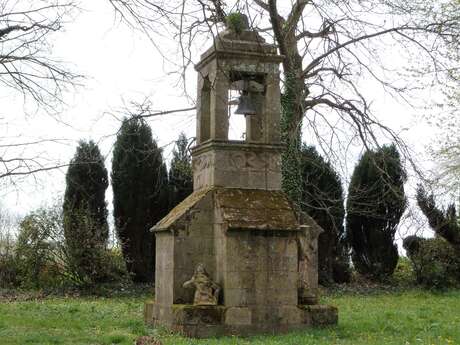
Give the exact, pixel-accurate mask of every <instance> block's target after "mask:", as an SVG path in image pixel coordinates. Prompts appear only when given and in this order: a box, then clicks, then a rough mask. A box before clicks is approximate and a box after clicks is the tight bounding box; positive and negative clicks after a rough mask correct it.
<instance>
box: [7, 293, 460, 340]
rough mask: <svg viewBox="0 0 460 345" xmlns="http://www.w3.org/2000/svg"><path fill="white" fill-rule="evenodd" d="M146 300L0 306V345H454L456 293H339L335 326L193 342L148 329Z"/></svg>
mask: <svg viewBox="0 0 460 345" xmlns="http://www.w3.org/2000/svg"><path fill="white" fill-rule="evenodd" d="M145 298H146V297H131V298H130V297H123V298H106V299H104V298H97V299H96V298H68V299H65V298H52V299H45V300H39V301H33V302H31V301H26V302H9V303H2V304H0V344H1V345H13V344H14V345H19V344H20V345H24V344H40V345H47V344H85V345H89V344H94V345H95V344H126V345H128V344H129V345H132V344H133V341H134V339H136V338H137V337H138V336H141V335H157V336H159V337H160V339H161V340H162V342H163V343H164V344H165V345H172V344H174V345H185V344H197V345H198V344H202V345H204V344H206V345H213V344H222V345H230V344H232V345H237V344H238V345H244V344H254V345H255V344H258V345H262V344H264V345H275V344H277V345H278V344H279V345H300V344H312V345H313V344H315V345H322V344H328V345H329V344H343V345H345V344H346V345H352V344H353V345H360V344H378V345H385V344H395V345H409V344H410V345H412V344H414V345H415V344H430V345H431V344H460V291H451V292H446V293H443V294H432V293H429V292H421V291H409V292H404V293H380V294H375V295H361V296H360V295H350V294H347V295H337V296H331V297H327V298H325V299H324V302H326V303H330V304H334V305H336V306H338V307H339V315H340V316H339V318H340V320H339V325H338V326H337V327H334V328H327V329H315V330H306V331H303V332H294V333H291V334H287V335H282V336H259V337H253V338H243V339H242V338H237V337H227V338H221V339H210V340H193V339H186V338H182V337H180V336H177V335H171V334H168V333H167V332H165V331H157V330H151V329H148V328H146V327H145V326H144V325H143V322H142V304H143V301H144V299H145Z"/></svg>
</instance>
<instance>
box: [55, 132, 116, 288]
mask: <svg viewBox="0 0 460 345" xmlns="http://www.w3.org/2000/svg"><path fill="white" fill-rule="evenodd" d="M107 187H108V175H107V169H106V168H105V165H104V157H103V156H102V155H101V152H100V151H99V148H98V146H97V145H96V144H95V143H94V142H93V141H92V140H90V141H89V142H85V141H80V142H79V145H78V147H77V151H76V153H75V156H74V158H73V159H72V160H71V162H70V166H69V169H68V170H67V174H66V190H65V195H64V205H63V211H64V236H65V242H66V247H67V250H68V255H69V257H70V260H71V265H72V266H73V271H74V272H77V273H76V274H77V275H78V276H79V277H78V278H79V279H80V281H81V283H91V282H94V281H95V280H98V279H99V278H100V277H101V276H102V275H104V272H103V269H102V267H101V264H102V259H101V255H103V251H104V250H105V247H106V244H107V240H108V236H109V227H108V224H107V207H106V202H105V190H106V189H107Z"/></svg>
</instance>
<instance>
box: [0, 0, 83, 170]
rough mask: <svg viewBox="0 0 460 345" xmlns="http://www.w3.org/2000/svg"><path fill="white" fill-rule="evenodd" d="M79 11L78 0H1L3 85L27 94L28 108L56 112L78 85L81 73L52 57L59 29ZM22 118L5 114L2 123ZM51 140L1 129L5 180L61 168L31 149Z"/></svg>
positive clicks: (0, 156) (12, 93) (9, 91)
mask: <svg viewBox="0 0 460 345" xmlns="http://www.w3.org/2000/svg"><path fill="white" fill-rule="evenodd" d="M76 10H77V7H76V5H75V3H74V2H73V1H72V0H67V1H66V0H41V1H13V0H0V88H1V90H3V91H5V92H4V94H6V95H9V96H10V97H9V98H13V97H15V96H16V95H18V94H19V95H21V96H22V98H23V103H24V106H25V107H24V109H26V108H27V105H31V104H32V105H34V106H35V107H36V109H38V110H41V111H46V112H48V113H49V114H53V115H55V114H57V113H58V112H59V109H60V106H61V105H62V104H63V102H64V100H63V94H64V92H65V91H66V90H68V89H69V88H70V87H73V86H75V85H77V84H78V80H79V79H80V78H81V76H80V75H78V74H76V73H74V72H72V71H71V70H70V69H69V68H68V66H67V65H66V64H65V63H63V62H62V61H59V60H58V59H56V58H54V57H53V56H52V36H53V33H55V32H58V31H60V30H62V27H63V24H65V23H66V21H68V20H70V19H71V18H72V15H73V13H75V11H76ZM21 116H22V114H21V115H18V114H5V113H3V114H2V113H0V124H1V127H3V128H4V127H6V125H8V124H11V123H12V122H14V120H15V119H18V118H19V117H21ZM2 132H3V131H2ZM50 141H56V140H55V139H51V140H50V139H46V140H37V141H31V142H23V141H22V140H21V139H19V138H13V139H12V138H7V137H5V136H4V133H0V179H3V178H5V177H13V176H24V175H29V174H33V173H35V172H38V171H46V170H50V169H55V168H58V167H59V164H58V163H56V161H54V160H53V159H49V158H46V157H43V156H42V155H41V154H40V153H39V151H40V150H28V149H29V148H31V147H34V148H39V147H40V145H41V144H43V143H44V142H50ZM27 152H34V153H33V154H30V153H29V154H28V153H27Z"/></svg>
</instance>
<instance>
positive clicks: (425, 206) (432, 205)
mask: <svg viewBox="0 0 460 345" xmlns="http://www.w3.org/2000/svg"><path fill="white" fill-rule="evenodd" d="M417 204H418V206H419V207H420V209H421V210H422V212H423V214H424V215H425V217H427V219H428V223H429V224H430V227H431V228H432V229H433V230H434V232H435V233H436V235H438V236H441V237H443V238H444V239H445V240H446V241H447V242H449V243H450V244H451V245H452V246H453V247H454V248H456V249H457V250H459V251H460V220H459V217H460V216H458V215H457V211H456V209H455V203H451V204H449V205H448V207H447V209H446V210H441V209H440V208H439V207H438V206H437V205H436V201H435V200H434V196H433V194H430V195H428V193H427V192H426V191H425V189H424V188H423V186H422V185H419V186H418V187H417Z"/></svg>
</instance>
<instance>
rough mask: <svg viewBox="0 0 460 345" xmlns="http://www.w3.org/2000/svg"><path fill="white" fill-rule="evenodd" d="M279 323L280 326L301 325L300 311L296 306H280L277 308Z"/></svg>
mask: <svg viewBox="0 0 460 345" xmlns="http://www.w3.org/2000/svg"><path fill="white" fill-rule="evenodd" d="M279 314H280V323H281V324H289V325H290V324H294V325H298V324H301V323H302V321H303V319H302V311H301V310H300V309H299V308H298V307H297V306H296V305H282V306H281V307H280V308H279Z"/></svg>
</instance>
